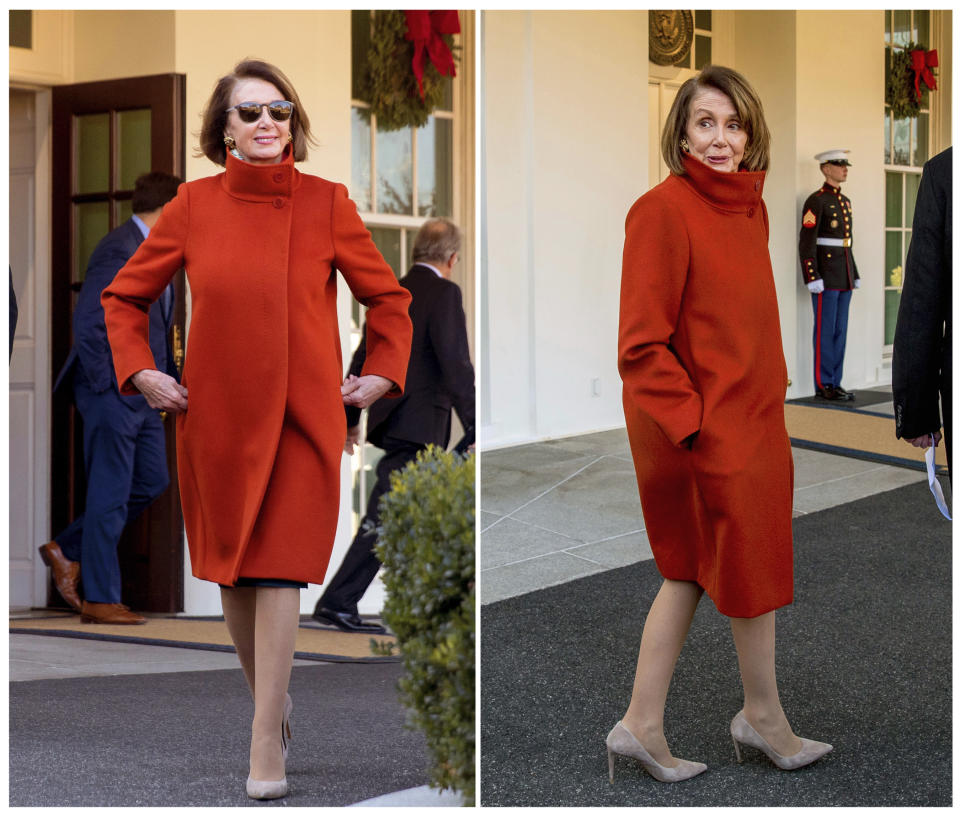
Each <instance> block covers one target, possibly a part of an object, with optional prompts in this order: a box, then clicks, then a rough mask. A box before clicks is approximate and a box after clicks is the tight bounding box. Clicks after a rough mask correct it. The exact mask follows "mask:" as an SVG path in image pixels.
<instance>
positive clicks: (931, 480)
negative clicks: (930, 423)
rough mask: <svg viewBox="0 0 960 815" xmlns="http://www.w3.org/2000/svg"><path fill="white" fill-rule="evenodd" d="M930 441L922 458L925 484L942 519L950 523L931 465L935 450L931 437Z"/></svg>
mask: <svg viewBox="0 0 960 815" xmlns="http://www.w3.org/2000/svg"><path fill="white" fill-rule="evenodd" d="M930 441H931V444H930V446H929V447H928V448H927V450H926V452H925V453H924V458H926V460H927V483H928V484H929V485H930V492H932V493H933V497H934V498H935V499H936V501H937V508H938V509H939V510H940V512H942V513H943V517H944V518H946V519H947V520H948V521H952V520H953V518H951V517H950V510H949V509H948V508H947V502H946V500H945V499H944V497H943V487H941V486H940V482H939V481H937V466H936V464H934V463H933V457H934V454H935V452H936V449H937V448H936V447H934V446H933V443H932V442H933V438H932V437H931V438H930Z"/></svg>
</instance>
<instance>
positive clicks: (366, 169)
mask: <svg viewBox="0 0 960 815" xmlns="http://www.w3.org/2000/svg"><path fill="white" fill-rule="evenodd" d="M363 114H364V112H363V111H362V110H360V109H359V108H353V110H352V111H351V116H352V119H351V127H350V130H351V132H350V197H351V198H352V199H353V200H354V202H355V203H356V205H357V209H359V210H360V211H361V212H369V211H370V123H369V122H367V121H366V119H365V117H364V115H363Z"/></svg>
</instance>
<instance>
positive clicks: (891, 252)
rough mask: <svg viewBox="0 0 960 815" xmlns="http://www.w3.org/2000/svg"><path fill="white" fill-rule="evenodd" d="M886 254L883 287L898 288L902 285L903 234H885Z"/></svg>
mask: <svg viewBox="0 0 960 815" xmlns="http://www.w3.org/2000/svg"><path fill="white" fill-rule="evenodd" d="M886 243H887V245H886V253H885V256H884V263H883V266H884V276H883V285H884V286H896V287H897V288H899V287H900V286H901V285H902V283H903V263H902V257H901V255H902V251H903V233H902V232H899V231H897V232H887V235H886Z"/></svg>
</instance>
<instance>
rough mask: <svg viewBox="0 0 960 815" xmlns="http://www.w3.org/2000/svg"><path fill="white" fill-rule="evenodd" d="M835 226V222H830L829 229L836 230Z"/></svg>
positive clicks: (836, 222)
mask: <svg viewBox="0 0 960 815" xmlns="http://www.w3.org/2000/svg"><path fill="white" fill-rule="evenodd" d="M837 224H838V221H836V220H833V221H830V228H831V229H836V228H837Z"/></svg>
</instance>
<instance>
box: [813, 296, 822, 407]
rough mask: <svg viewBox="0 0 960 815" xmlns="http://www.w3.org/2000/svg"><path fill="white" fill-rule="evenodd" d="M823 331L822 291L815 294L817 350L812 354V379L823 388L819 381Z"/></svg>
mask: <svg viewBox="0 0 960 815" xmlns="http://www.w3.org/2000/svg"><path fill="white" fill-rule="evenodd" d="M822 331H823V293H820V294H818V295H817V352H816V353H815V354H814V355H813V357H814V358H813V379H814V381H815V382H816V383H817V387H818V388H821V389H822V388H823V384H822V383H821V381H820V334H821V332H822Z"/></svg>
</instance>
